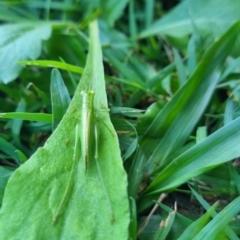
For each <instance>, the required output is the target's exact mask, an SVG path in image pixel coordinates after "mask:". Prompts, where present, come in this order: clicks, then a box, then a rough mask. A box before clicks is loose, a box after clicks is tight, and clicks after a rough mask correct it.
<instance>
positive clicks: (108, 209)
mask: <svg viewBox="0 0 240 240" xmlns="http://www.w3.org/2000/svg"><path fill="white" fill-rule="evenodd" d="M82 90H84V91H87V90H93V91H95V98H94V105H95V108H97V109H99V108H100V107H101V106H103V105H104V106H107V98H106V93H105V83H104V75H103V66H102V56H101V49H100V45H99V40H98V28H97V23H96V22H95V23H92V24H91V25H90V51H89V56H88V60H87V64H86V68H85V71H84V74H83V77H82V79H81V81H80V84H79V85H78V87H77V89H76V93H75V95H74V97H73V100H72V102H71V104H70V106H69V109H68V111H67V113H66V115H65V116H64V118H63V120H62V121H61V122H60V124H59V125H58V128H57V129H56V130H55V131H54V133H53V134H52V135H51V137H50V138H49V139H48V141H47V142H46V144H45V145H44V147H42V148H40V149H38V150H37V152H36V153H35V154H34V155H33V156H32V157H31V158H30V159H29V160H28V161H27V162H26V163H25V164H23V165H22V167H20V168H19V169H17V170H16V171H15V173H14V174H13V176H12V177H11V179H10V180H9V182H8V185H7V188H6V191H5V195H4V200H3V205H2V209H1V212H0V232H1V238H3V239H16V240H17V239H19V240H20V239H21V240H22V239H24V240H28V239H41V240H44V239H46V240H48V239H53V240H54V239H56V240H58V239H63V240H65V239H71V240H74V239H93V240H95V239H103V240H107V239H113V238H116V239H119V240H121V239H127V238H128V225H129V218H130V217H129V203H128V196H127V191H126V190H127V181H126V180H127V178H126V173H125V171H124V169H123V165H122V159H121V156H120V150H119V145H118V141H117V136H116V133H115V131H114V128H113V126H112V124H111V122H110V118H109V113H108V111H99V112H98V122H97V123H96V124H97V125H98V126H99V129H100V136H99V144H98V160H97V162H96V158H93V159H92V158H90V159H89V162H88V167H87V170H86V171H85V168H84V165H85V161H84V159H82V155H81V151H82V149H81V146H80V143H79V140H80V139H79V138H78V137H77V136H78V135H81V134H83V131H82V130H81V129H80V132H79V133H78V132H77V133H76V126H80V124H79V123H80V121H81V115H80V114H79V111H80V109H81V107H82V105H81V104H82V98H81V91H82ZM97 109H96V111H97ZM101 110H102V109H101ZM116 186H117V189H116ZM26 216H27V217H26ZM6 222H11V224H7V225H6ZM32 223H34V224H32Z"/></svg>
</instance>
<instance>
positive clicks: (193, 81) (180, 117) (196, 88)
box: [140, 23, 240, 173]
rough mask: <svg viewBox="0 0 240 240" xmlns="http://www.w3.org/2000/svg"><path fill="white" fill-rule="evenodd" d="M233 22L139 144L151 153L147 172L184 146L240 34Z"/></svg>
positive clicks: (159, 114)
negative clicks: (220, 69)
mask: <svg viewBox="0 0 240 240" xmlns="http://www.w3.org/2000/svg"><path fill="white" fill-rule="evenodd" d="M239 26H240V24H239V23H237V24H234V25H233V26H232V27H231V28H230V29H229V30H228V31H227V32H226V33H225V34H224V35H223V36H222V37H221V38H220V39H219V40H218V41H216V42H215V43H214V44H213V45H212V46H211V47H210V48H209V50H208V51H207V52H206V53H205V54H204V56H203V58H202V60H201V61H200V63H199V65H198V67H197V68H196V70H195V71H194V73H193V75H192V76H190V78H189V79H188V80H187V81H186V82H185V84H184V85H182V87H181V88H179V90H178V91H177V92H176V94H175V95H174V96H173V98H172V99H171V101H169V102H168V103H167V104H166V105H165V106H164V108H163V109H162V110H161V111H160V112H159V113H158V114H157V116H156V117H155V119H154V120H153V122H152V123H151V125H150V126H149V127H148V129H147V131H146V133H145V135H144V137H143V139H142V141H140V145H141V147H142V148H143V150H144V152H145V154H146V156H149V155H150V154H151V157H150V158H149V160H148V163H147V171H148V172H149V173H152V172H153V171H154V169H156V167H157V166H161V167H164V166H166V164H167V159H168V157H169V156H170V155H171V154H172V153H173V152H174V151H176V150H177V149H178V148H180V147H181V146H183V144H184V143H185V141H186V140H187V138H188V137H189V135H190V133H191V132H192V131H193V129H194V127H195V125H196V124H197V122H198V121H199V118H200V117H201V116H202V114H203V112H204V110H205V108H206V107H207V105H208V103H209V101H210V99H211V97H212V94H213V92H214V90H215V88H216V85H217V83H218V80H219V76H218V74H216V72H215V71H214V70H215V69H216V67H217V66H218V65H219V64H221V63H222V62H223V61H224V60H225V58H226V57H227V55H228V54H229V51H230V50H231V47H232V46H233V45H234V43H235V39H236V36H237V35H238V34H239Z"/></svg>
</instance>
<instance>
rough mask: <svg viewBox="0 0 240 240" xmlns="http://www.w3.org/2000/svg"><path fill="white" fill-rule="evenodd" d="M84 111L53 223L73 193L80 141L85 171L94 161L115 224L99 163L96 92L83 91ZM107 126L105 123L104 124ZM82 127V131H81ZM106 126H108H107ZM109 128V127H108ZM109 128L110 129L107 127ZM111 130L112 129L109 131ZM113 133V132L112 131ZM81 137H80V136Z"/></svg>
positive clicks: (76, 132)
mask: <svg viewBox="0 0 240 240" xmlns="http://www.w3.org/2000/svg"><path fill="white" fill-rule="evenodd" d="M81 96H82V109H81V124H77V125H76V128H75V143H74V153H73V163H72V167H71V170H70V175H69V179H68V182H67V185H66V189H65V191H64V193H63V197H62V199H61V201H60V203H59V205H58V208H57V210H56V212H55V214H54V216H53V218H52V220H53V223H56V222H57V219H58V216H59V214H60V211H61V209H62V207H63V205H64V204H65V201H66V199H67V198H68V195H69V192H70V191H71V190H70V189H71V183H72V181H73V178H74V170H75V168H76V165H77V159H76V156H77V149H79V148H78V146H79V140H80V142H81V143H80V145H81V159H80V161H81V160H83V161H84V163H85V164H83V165H84V167H85V169H84V171H85V173H87V171H88V169H89V167H90V164H89V163H90V161H94V163H95V164H96V167H97V171H98V177H99V180H100V181H99V182H100V184H101V186H102V190H103V193H104V195H105V197H106V200H107V202H108V203H107V204H108V205H109V209H110V211H111V217H110V221H111V222H112V223H113V222H114V214H113V209H112V205H111V201H110V198H109V195H108V192H107V189H106V187H105V183H104V178H103V176H102V171H101V168H100V165H99V163H98V160H99V159H98V157H99V149H98V145H99V135H100V132H99V130H98V120H99V117H98V115H97V110H96V109H95V108H94V96H95V93H94V91H82V92H81ZM103 124H104V125H105V123H103ZM79 126H80V129H79ZM105 126H106V125H105ZM106 127H107V126H106ZM107 128H108V127H107ZM108 129H109V128H108ZM109 130H110V129H109ZM110 131H111V130H110ZM79 135H80V136H79ZM112 136H115V134H113V133H112Z"/></svg>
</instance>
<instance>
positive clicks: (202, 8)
mask: <svg viewBox="0 0 240 240" xmlns="http://www.w3.org/2000/svg"><path fill="white" fill-rule="evenodd" d="M239 7H240V3H239V2H238V1H235V0H211V1H203V0H194V1H192V0H186V1H183V2H182V3H180V4H179V5H178V6H177V7H176V8H174V9H173V10H172V11H171V12H169V13H168V14H166V15H165V16H164V17H163V18H161V19H159V20H157V21H156V22H155V23H153V24H152V25H151V26H150V27H149V28H147V29H145V30H144V31H143V32H142V33H141V34H140V36H141V37H147V36H151V35H156V34H161V35H169V36H174V37H183V36H187V35H188V34H190V33H192V32H193V30H194V29H193V28H194V26H193V24H194V25H195V27H196V28H197V29H198V30H200V31H202V32H203V31H207V32H211V33H212V34H214V35H217V36H219V35H220V34H221V33H222V32H223V31H225V30H226V29H227V28H228V27H229V26H231V25H232V24H233V23H234V22H236V21H238V20H239V17H240V12H239V11H238V9H239ZM213 29H215V32H214V31H213Z"/></svg>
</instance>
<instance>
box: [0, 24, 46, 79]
mask: <svg viewBox="0 0 240 240" xmlns="http://www.w3.org/2000/svg"><path fill="white" fill-rule="evenodd" d="M50 35H51V24H50V23H40V22H25V23H15V24H5V25H3V26H1V27H0V36H1V37H0V65H1V71H0V82H3V83H8V82H10V81H12V80H14V79H15V78H16V77H17V76H18V75H19V73H20V71H21V70H22V68H23V67H22V66H21V65H19V64H17V62H19V61H21V60H26V59H36V58H38V57H39V55H40V53H41V47H42V41H43V40H47V39H48V38H49V37H50Z"/></svg>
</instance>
